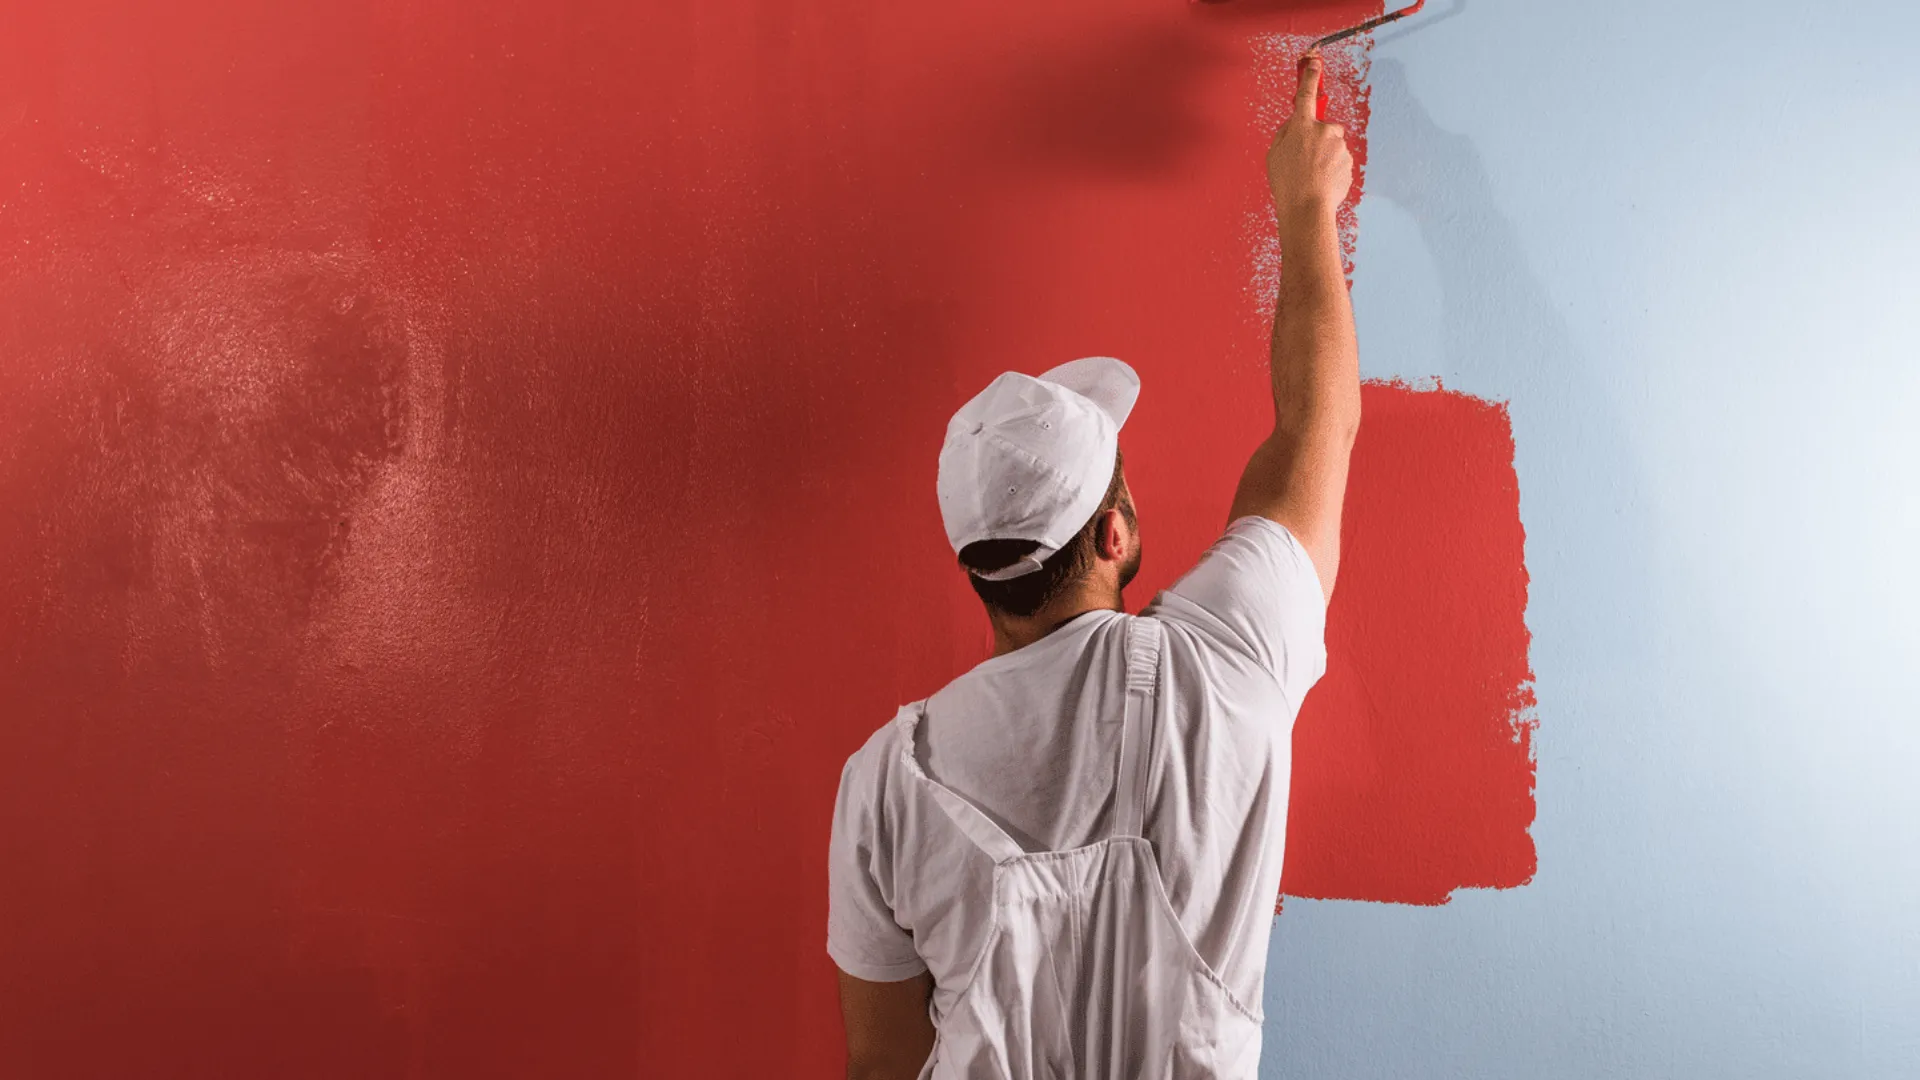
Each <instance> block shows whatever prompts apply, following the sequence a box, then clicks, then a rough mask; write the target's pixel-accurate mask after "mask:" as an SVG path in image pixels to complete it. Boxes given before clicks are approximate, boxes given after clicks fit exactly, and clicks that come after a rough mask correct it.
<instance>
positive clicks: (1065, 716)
mask: <svg viewBox="0 0 1920 1080" xmlns="http://www.w3.org/2000/svg"><path fill="white" fill-rule="evenodd" d="M1135 617H1136V616H1131V615H1127V614H1124V613H1122V612H1118V611H1090V612H1086V613H1085V614H1082V615H1079V616H1077V617H1075V618H1074V619H1072V620H1070V621H1068V622H1066V623H1065V624H1063V625H1061V626H1060V627H1059V628H1058V629H1056V630H1054V631H1053V632H1052V633H1051V634H1048V635H1047V636H1046V637H1044V638H1041V639H1040V640H1039V641H1036V642H1034V643H1033V644H1031V645H1028V646H1026V647H1025V648H1021V649H1016V650H1015V651H1013V652H1010V653H1006V654H1003V655H1001V656H995V657H991V658H989V659H987V660H984V661H982V662H981V663H979V664H978V665H976V666H975V667H974V668H973V669H972V670H971V671H968V672H967V673H966V674H964V675H961V676H960V677H959V678H957V679H955V680H953V681H952V682H950V683H948V684H947V685H946V686H945V687H944V688H942V689H941V690H940V691H939V692H938V693H935V694H934V695H933V696H932V697H931V698H929V699H928V700H927V706H926V719H925V720H924V721H923V722H922V724H921V728H920V739H919V741H920V746H921V755H922V756H921V759H920V760H921V767H922V768H923V769H924V770H925V771H926V772H927V774H928V775H929V776H931V777H932V778H933V779H935V780H938V781H939V782H940V783H942V784H945V785H946V786H948V787H950V788H952V789H954V790H955V791H957V792H959V793H960V794H961V795H963V796H964V797H966V798H967V799H968V801H970V802H972V803H974V804H976V805H978V806H979V807H981V808H982V809H983V810H984V811H985V812H986V813H987V814H988V815H989V816H990V817H992V818H993V819H994V820H995V821H996V822H998V823H999V824H1000V825H1001V826H1002V828H1004V829H1005V830H1006V832H1007V834H1008V835H1009V836H1011V837H1013V838H1014V839H1015V840H1016V841H1018V842H1019V843H1020V844H1021V846H1023V847H1024V848H1026V849H1027V850H1028V851H1044V850H1060V849H1065V848H1072V847H1077V846H1080V845H1083V844H1089V843H1093V842H1095V841H1098V840H1101V839H1104V838H1105V837H1107V836H1108V835H1111V831H1112V828H1111V825H1110V823H1109V816H1110V809H1111V807H1112V804H1113V788H1114V778H1115V773H1116V771H1117V765H1118V752H1119V733H1120V724H1121V704H1122V701H1123V700H1124V696H1125V680H1126V644H1125V633H1124V632H1125V628H1126V620H1128V619H1130V618H1135ZM1137 617H1138V618H1151V619H1159V620H1160V621H1161V623H1162V625H1163V627H1164V629H1165V646H1164V648H1163V649H1162V651H1161V657H1160V693H1159V705H1158V710H1157V715H1156V716H1155V722H1154V725H1153V733H1152V738H1151V742H1150V743H1149V744H1148V746H1147V753H1148V755H1149V756H1148V769H1149V776H1148V786H1147V805H1146V824H1145V829H1144V830H1143V831H1144V833H1145V835H1146V838H1147V839H1148V840H1149V841H1151V842H1152V844H1153V848H1154V852H1155V854H1156V857H1157V859H1158V862H1159V866H1160V873H1161V876H1162V878H1163V879H1164V882H1165V885H1166V890H1167V897H1168V899H1169V901H1170V902H1171V903H1172V906H1173V911H1174V914H1175V915H1176V916H1177V917H1178V918H1179V920H1180V924H1181V926H1182V927H1183V928H1184V929H1185V930H1186V932H1187V935H1188V937H1190V938H1191V939H1192V940H1193V943H1194V946H1195V948H1196V949H1198V951H1199V953H1200V956H1201V958H1202V959H1204V960H1205V961H1206V962H1207V964H1208V965H1209V966H1211V967H1212V968H1213V970H1214V971H1215V972H1216V973H1218V974H1219V975H1220V977H1221V979H1222V980H1223V981H1224V982H1225V983H1226V985H1227V986H1228V988H1229V989H1231V990H1232V991H1233V992H1234V993H1235V994H1236V995H1237V996H1238V997H1239V998H1240V1000H1241V1001H1244V1002H1249V1003H1257V1002H1259V1001H1260V999H1261V988H1262V983H1263V982H1264V978H1265V972H1266V960H1267V938H1268V935H1269V933H1270V931H1271V930H1272V927H1273V910H1274V904H1275V902H1276V901H1277V900H1278V899H1279V891H1280V864H1281V858H1282V854H1283V849H1284V845H1285V842H1286V820H1287V786H1288V782H1289V779H1290V773H1291V764H1292V757H1291V753H1290V750H1291V739H1292V731H1293V720H1294V717H1295V715H1296V714H1297V713H1298V712H1299V710H1300V701H1301V699H1302V698H1303V697H1305V695H1306V693H1307V690H1308V689H1309V688H1310V687H1312V686H1313V684H1314V683H1315V682H1317V681H1318V680H1319V678H1320V676H1321V674H1322V673H1323V672H1324V671H1325V670H1326V646H1325V618H1326V602H1325V598H1324V596H1323V594H1322V592H1321V589H1320V581H1319V578H1318V577H1317V576H1316V575H1315V573H1314V568H1313V564H1312V562H1311V560H1310V559H1309V558H1308V556H1307V553H1306V550H1305V549H1304V548H1302V547H1301V546H1300V544H1299V542H1298V541H1296V540H1295V539H1294V537H1293V535H1292V534H1291V533H1289V532H1288V531H1287V530H1286V528H1284V527H1283V526H1281V525H1279V524H1277V523H1275V522H1273V521H1270V520H1268V519H1266V518H1262V517H1242V518H1239V519H1236V520H1235V521H1233V522H1232V523H1231V524H1230V525H1228V527H1227V531H1226V533H1225V534H1224V535H1223V536H1221V538H1220V539H1219V540H1217V541H1215V542H1214V544H1213V546H1212V547H1210V548H1208V549H1207V551H1206V553H1205V554H1204V555H1202V556H1201V558H1200V561H1199V563H1198V564H1196V565H1195V566H1194V568H1193V569H1192V570H1190V571H1188V572H1187V574H1186V575H1185V576H1184V577H1182V578H1181V579H1180V580H1179V581H1177V582H1175V583H1174V584H1173V585H1172V586H1171V587H1170V588H1168V589H1167V590H1166V591H1164V592H1162V593H1160V594H1159V595H1158V596H1156V597H1154V599H1153V602H1152V603H1151V604H1149V605H1148V606H1147V608H1146V610H1145V611H1144V612H1142V613H1141V614H1140V615H1139V616H1137ZM900 736H901V729H900V725H899V724H897V723H889V724H887V725H886V726H885V727H882V728H881V729H880V730H879V731H876V732H875V733H874V734H873V736H872V737H871V738H869V739H868V740H867V742H866V745H864V746H862V747H861V748H860V749H859V750H858V751H856V752H855V753H854V755H853V756H852V757H850V758H848V759H847V765H846V768H845V769H844V770H843V771H842V772H841V775H840V794H839V798H838V800H837V802H836V804H835V807H834V818H833V838H832V843H831V854H830V856H829V865H828V878H829V883H830V884H829V888H830V894H829V904H828V918H827V952H828V954H829V955H830V956H832V957H833V960H834V962H835V963H836V964H838V965H839V966H840V968H841V969H842V970H844V971H846V972H847V973H848V974H850V975H853V976H855V977H857V978H862V979H868V980H871V981H874V982H893V981H897V980H900V979H908V978H912V977H913V976H915V975H918V974H919V973H920V972H922V971H926V970H929V969H931V970H932V971H933V974H934V980H935V984H936V986H935V991H934V1002H933V1004H934V1013H935V1015H936V1016H942V1015H945V1014H946V1012H947V1009H948V1008H949V1007H950V1006H951V1004H952V1002H953V999H954V997H955V996H957V994H958V993H959V992H960V991H961V990H962V989H963V987H962V986H961V985H960V984H961V983H962V982H963V981H964V979H965V977H966V973H967V972H968V970H969V969H970V967H971V965H972V962H973V960H974V958H975V956H976V955H977V952H978V950H979V948H980V947H981V944H982V943H983V942H984V940H985V938H986V935H987V931H988V926H989V903H990V900H991V896H992V881H993V864H992V862H991V860H989V859H988V858H987V857H986V856H985V855H984V854H982V853H981V852H980V851H979V849H977V848H976V847H974V846H973V844H971V843H970V842H968V840H967V839H966V837H964V836H962V835H961V834H960V832H959V830H958V829H956V828H955V827H954V825H953V823H952V822H951V821H950V820H949V819H948V818H947V816H946V815H945V814H943V813H942V812H941V811H940V810H939V809H938V808H937V807H935V805H934V804H933V802H932V801H931V800H930V799H929V798H928V797H927V796H926V794H925V791H924V786H923V785H916V784H913V783H912V782H911V780H910V778H909V777H908V775H907V774H906V772H905V770H904V769H903V768H902V766H901V763H900V752H901V748H902V744H901V741H900Z"/></svg>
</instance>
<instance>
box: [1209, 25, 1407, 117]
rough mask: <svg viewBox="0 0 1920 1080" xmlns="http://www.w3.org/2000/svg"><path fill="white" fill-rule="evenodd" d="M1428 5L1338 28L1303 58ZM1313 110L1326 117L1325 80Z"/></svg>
mask: <svg viewBox="0 0 1920 1080" xmlns="http://www.w3.org/2000/svg"><path fill="white" fill-rule="evenodd" d="M1201 2H1202V3H1209V4H1218V3H1224V2H1226V0H1201ZM1426 6H1427V0H1413V3H1411V4H1408V5H1407V6H1406V7H1403V8H1401V9H1400V10H1398V11H1389V12H1387V13H1385V14H1383V15H1379V16H1377V17H1375V18H1371V19H1368V20H1367V21H1366V22H1363V23H1355V24H1354V25H1352V26H1349V27H1347V28H1346V29H1345V30H1336V31H1334V32H1333V33H1331V34H1328V35H1327V36H1326V37H1323V38H1319V39H1317V40H1316V41H1314V43H1313V44H1311V45H1309V46H1307V51H1306V53H1305V54H1303V56H1302V59H1304V58H1305V57H1306V56H1311V55H1313V54H1314V53H1317V52H1319V51H1320V50H1321V49H1324V48H1326V47H1327V46H1329V45H1336V44H1338V43H1340V42H1342V41H1345V40H1347V39H1348V38H1350V37H1353V36H1354V35H1355V34H1364V33H1366V32H1367V31H1369V30H1378V29H1380V28H1381V27H1383V26H1385V25H1387V24H1388V23H1392V22H1399V21H1400V20H1401V19H1404V18H1406V17H1407V16H1409V15H1412V14H1413V13H1414V12H1416V11H1419V10H1420V9H1421V8H1423V7H1426ZM1313 111H1314V117H1315V119H1325V118H1326V115H1327V84H1326V83H1324V82H1322V83H1321V84H1320V96H1319V98H1318V99H1317V100H1315V102H1314V106H1313Z"/></svg>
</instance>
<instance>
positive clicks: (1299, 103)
mask: <svg viewBox="0 0 1920 1080" xmlns="http://www.w3.org/2000/svg"><path fill="white" fill-rule="evenodd" d="M1319 98H1320V56H1319V54H1318V53H1308V54H1307V55H1305V56H1303V57H1301V58H1300V88H1299V89H1298V90H1296V91H1294V94H1293V115H1294V116H1304V117H1306V118H1307V119H1309V120H1318V119H1319V118H1320V116H1319V111H1318V108H1317V107H1316V105H1315V102H1317V101H1318V100H1319ZM1288 119H1292V117H1289V118H1288Z"/></svg>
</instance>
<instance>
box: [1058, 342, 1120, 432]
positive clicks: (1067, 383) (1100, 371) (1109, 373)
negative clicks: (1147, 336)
mask: <svg viewBox="0 0 1920 1080" xmlns="http://www.w3.org/2000/svg"><path fill="white" fill-rule="evenodd" d="M1035 378H1038V379H1044V380H1045V381H1047V382H1050V383H1054V384H1055V385H1058V386H1064V387H1066V388H1067V389H1069V390H1071V391H1073V392H1074V393H1076V394H1079V395H1080V396H1081V397H1084V398H1086V399H1087V400H1089V401H1091V402H1093V403H1094V404H1095V405H1098V406H1099V407H1100V411H1101V412H1103V413H1106V414H1107V415H1108V416H1109V417H1111V418H1112V419H1113V426H1114V427H1116V428H1118V427H1120V426H1121V425H1123V424H1125V423H1126V422H1127V416H1128V414H1130V413H1132V412H1133V403H1134V402H1135V401H1137V400H1139V398H1140V376H1139V374H1137V373H1136V372H1135V371H1134V370H1133V367H1132V366H1131V365H1129V364H1128V363H1127V362H1126V361H1124V360H1116V359H1114V358H1113V357H1111V356H1083V357H1081V358H1080V359H1078V360H1069V361H1067V362H1066V363H1064V364H1061V365H1060V366H1059V367H1055V368H1049V369H1047V370H1046V371H1043V372H1041V373H1040V374H1039V375H1037V376H1035Z"/></svg>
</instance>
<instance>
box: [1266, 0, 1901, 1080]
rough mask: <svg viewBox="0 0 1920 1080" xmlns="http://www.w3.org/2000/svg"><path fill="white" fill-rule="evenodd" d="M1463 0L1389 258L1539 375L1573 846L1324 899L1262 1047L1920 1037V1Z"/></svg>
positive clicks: (1399, 312) (1713, 1067)
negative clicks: (1415, 891) (1424, 886)
mask: <svg viewBox="0 0 1920 1080" xmlns="http://www.w3.org/2000/svg"><path fill="white" fill-rule="evenodd" d="M1431 7H1432V8H1433V10H1432V11H1430V12H1429V13H1427V14H1425V15H1422V16H1420V17H1418V18H1417V19H1416V20H1412V21H1410V22H1409V23H1407V24H1403V25H1404V26H1405V29H1400V30H1394V31H1392V32H1389V33H1387V34H1384V35H1382V36H1381V38H1380V40H1379V41H1378V43H1377V44H1376V46H1375V48H1374V51H1373V60H1372V76H1371V81H1372V85H1373V121H1372V127H1371V132H1370V144H1371V164H1370V167H1369V171H1368V176H1367V183H1366V191H1367V195H1366V199H1365V201H1364V202H1363V203H1362V207H1361V211H1360V243H1359V248H1358V252H1357V257H1356V264H1357V271H1356V280H1355V287H1354V297H1355V304H1356V309H1357V314H1358V319H1359V326H1360V338H1361V348H1362V356H1363V358H1364V360H1363V362H1364V364H1365V366H1366V369H1367V372H1368V374H1370V375H1374V376H1392V375H1399V376H1408V377H1416V376H1424V375H1431V374H1438V375H1440V376H1441V377H1442V378H1443V380H1444V381H1445V382H1446V384H1447V385H1448V386H1449V387H1453V388H1456V389H1461V390H1465V391H1468V392H1471V393H1475V394H1480V395H1485V396H1489V397H1495V398H1500V399H1504V400H1506V401H1508V402H1510V403H1511V411H1512V416H1513V423H1514V434H1515V439H1516V443H1517V446H1518V458H1517V462H1516V465H1517V468H1518V471H1519V476H1520V485H1521V499H1522V516H1523V518H1524V520H1525V523H1526V527H1527V534H1528V540H1527V562H1528V567H1529V569H1530V571H1531V573H1532V578H1533V583H1532V595H1531V606H1530V610H1529V613H1528V623H1529V625H1530V627H1531V628H1532V631H1533V635H1534V640H1533V662H1534V667H1535V670H1536V672H1537V675H1538V685H1537V690H1538V695H1539V720H1540V727H1539V731H1538V733H1537V737H1536V748H1537V754H1538V761H1539V791H1538V804H1539V818H1538V821H1537V822H1536V824H1535V826H1534V836H1535V839H1536V841H1537V844H1538V848H1539V856H1540V870H1539V874H1538V876H1537V878H1536V879H1535V880H1534V882H1533V883H1532V884H1531V885H1528V886H1526V887H1524V888H1520V889H1514V890H1508V891H1498V892H1486V891H1467V892H1462V893H1460V894H1457V895H1456V897H1455V898H1454V900H1453V902H1452V903H1450V904H1448V905H1446V906H1444V907H1438V908H1414V907H1402V906H1389V905H1379V904H1361V903H1346V902H1313V901H1302V900H1289V901H1288V902H1287V909H1286V913H1285V914H1284V915H1283V916H1281V917H1280V918H1279V920H1278V923H1277V926H1276V928H1275V934H1274V943H1273V951H1272V963H1271V966H1270V969H1269V972H1268V977H1267V1000H1266V1006H1267V1013H1268V1018H1269V1019H1268V1031H1267V1035H1268V1044H1267V1052H1266V1061H1265V1065H1264V1068H1263V1071H1262V1074H1263V1076H1267V1077H1340V1078H1345V1080H1360V1078H1365V1077H1393V1078H1397V1080H1398V1078H1408V1077H1455V1076H1458V1077H1475V1078H1495V1077H1515V1078H1528V1080H1534V1078H1541V1077H1553V1078H1556V1080H1557V1078H1571V1077H1689V1078H1695V1077H1884V1078H1890V1080H1891V1078H1902V1080H1911V1078H1915V1077H1920V690H1917V689H1916V686H1915V683H1916V680H1920V479H1917V478H1916V472H1917V471H1920V269H1916V259H1920V212H1916V210H1915V209H1914V200H1915V198H1916V196H1917V195H1920V7H1916V6H1914V5H1912V4H1910V3H1907V2H1904V0H1902V2H1893V0H1879V2H1875V3H1850V4H1845V5H1816V4H1809V3H1789V2H1784V0H1762V2H1758V3H1749V4H1734V3H1731V2H1727V0H1717V2H1713V3H1692V4H1671V3H1655V2H1652V0H1628V2H1612V3H1591V4H1572V3H1554V2H1541V0H1532V2H1526V0H1433V3H1432V5H1431ZM1840 8H1844V11H1843V10H1840Z"/></svg>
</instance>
